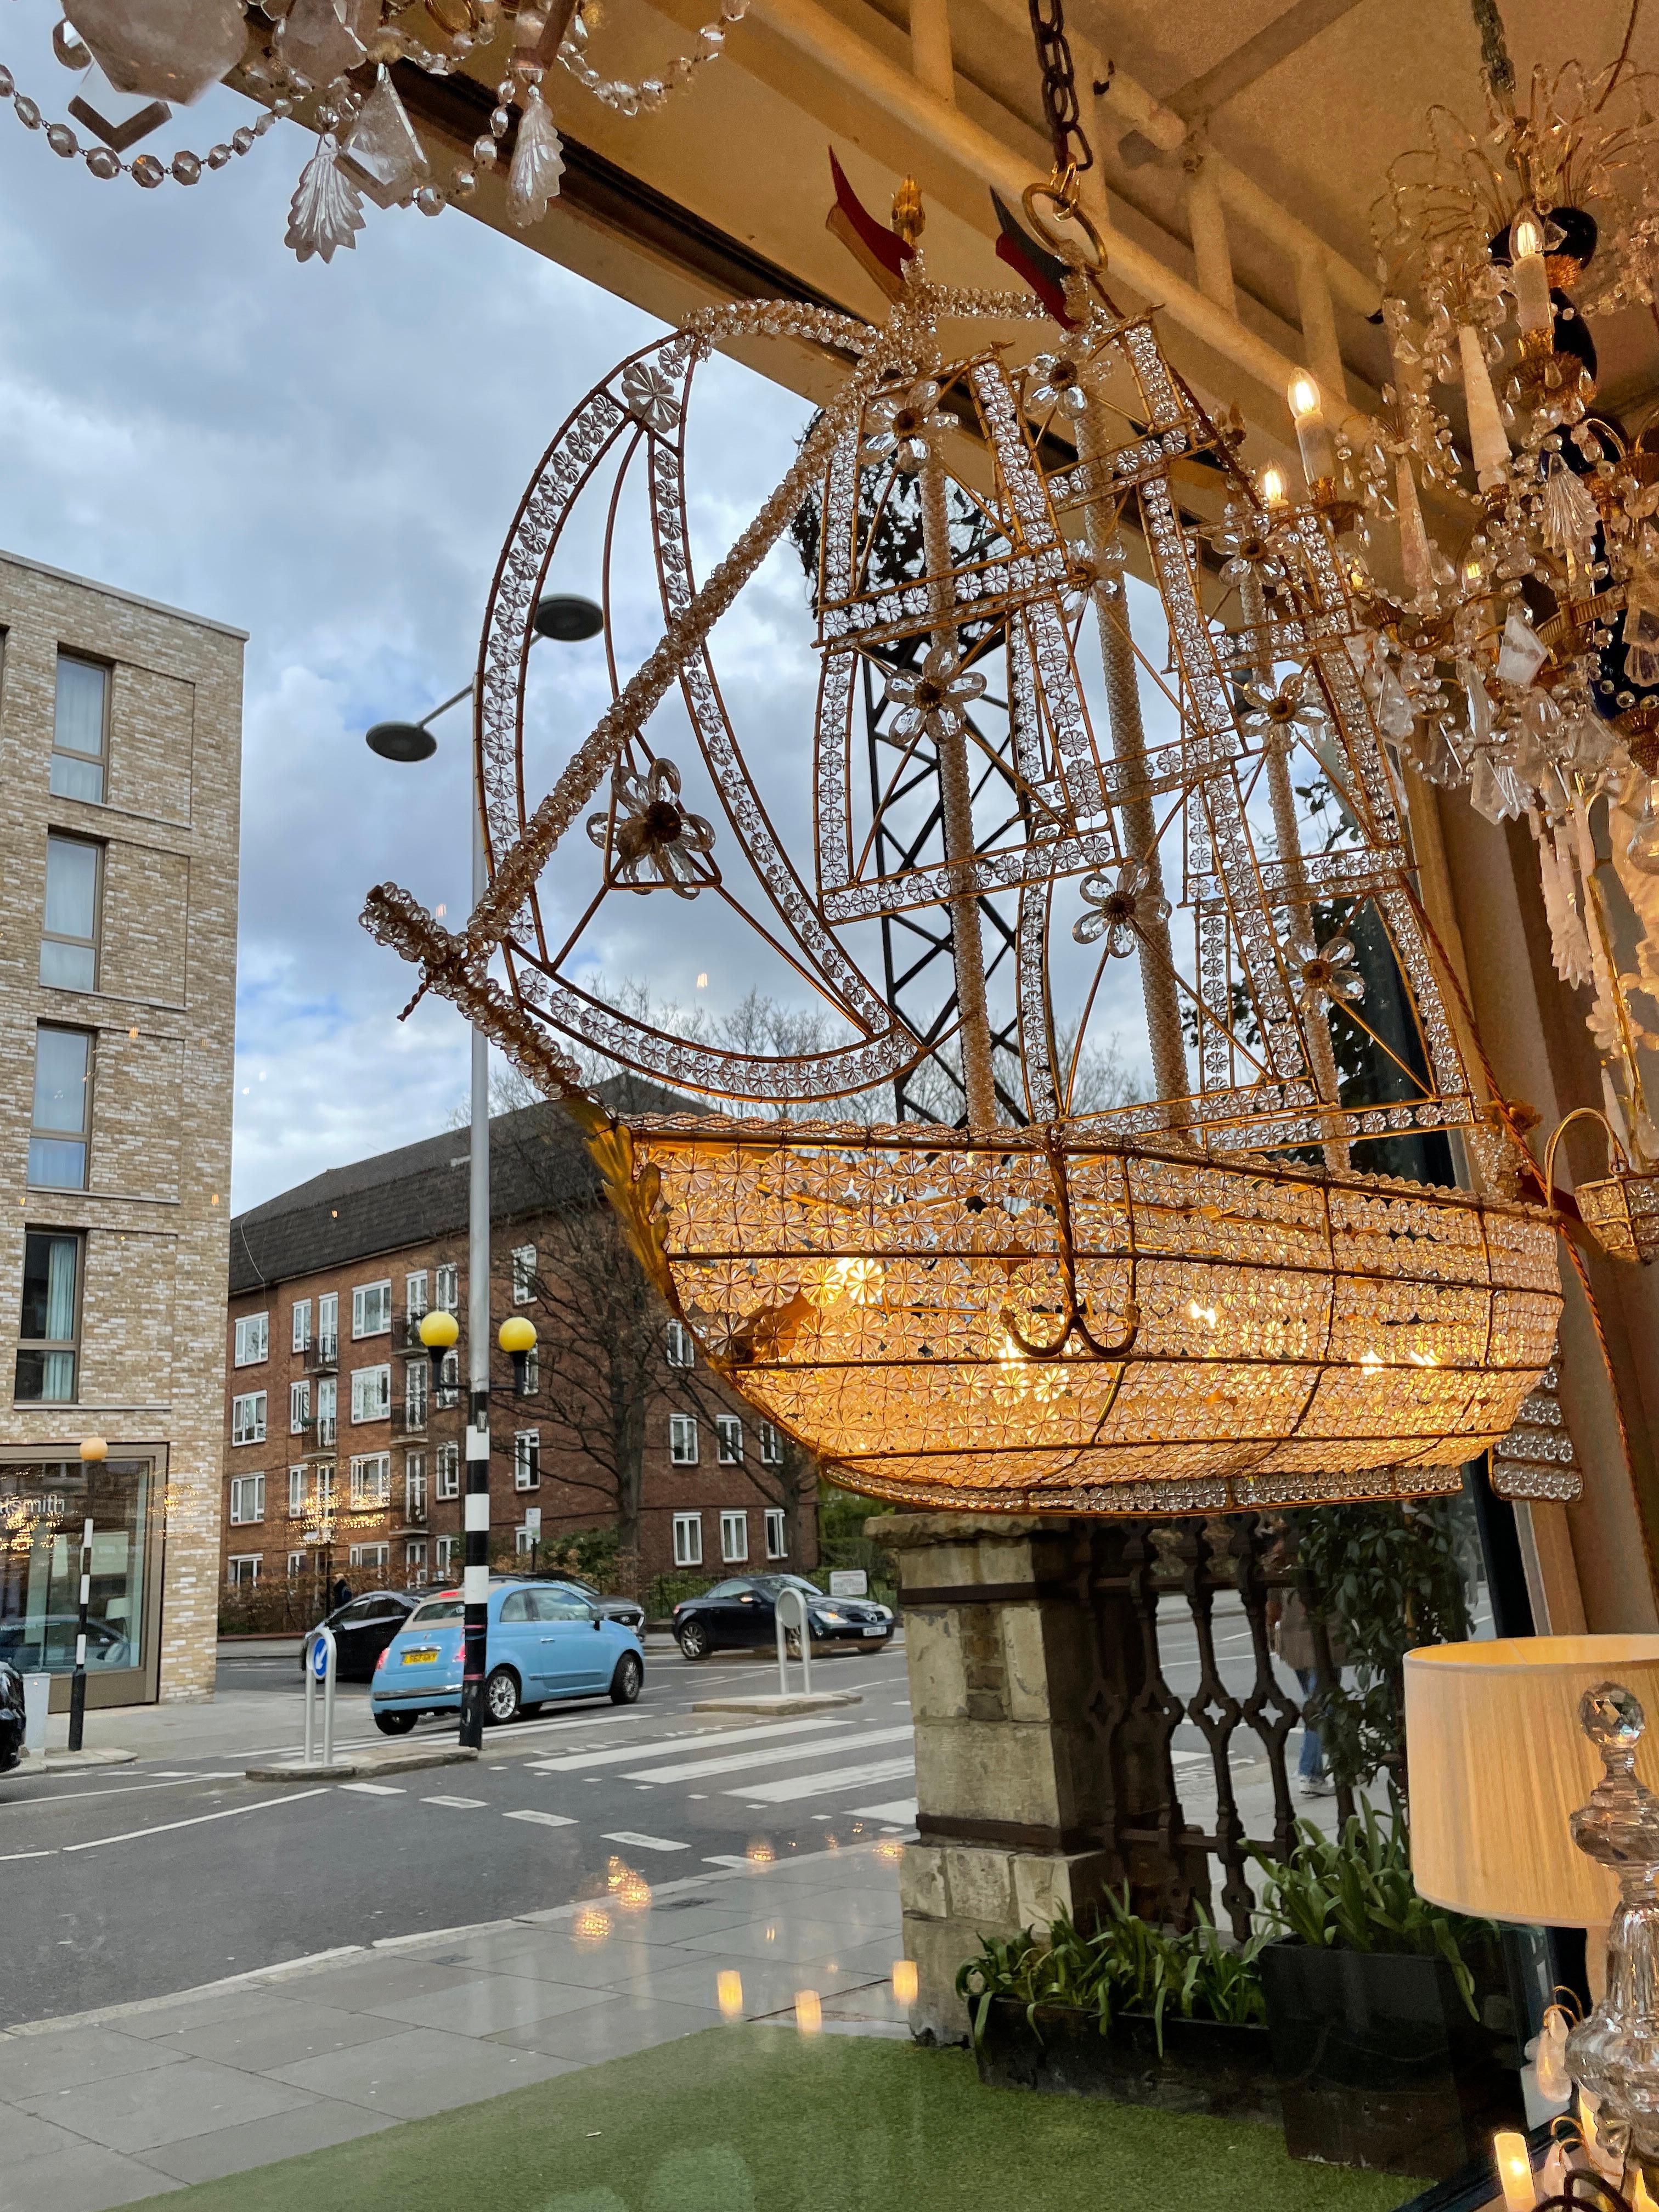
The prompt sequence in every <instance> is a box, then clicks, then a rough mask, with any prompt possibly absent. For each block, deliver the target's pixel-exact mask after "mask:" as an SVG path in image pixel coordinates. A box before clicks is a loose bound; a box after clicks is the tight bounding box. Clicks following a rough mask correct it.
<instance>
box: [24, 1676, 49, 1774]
mask: <svg viewBox="0 0 1659 2212" xmlns="http://www.w3.org/2000/svg"><path fill="white" fill-rule="evenodd" d="M51 1704H52V1677H51V1675H50V1674H25V1675H24V1677H23V1748H24V1750H25V1751H26V1752H27V1753H29V1754H30V1756H31V1757H33V1755H34V1754H36V1753H39V1755H40V1757H41V1758H42V1759H44V1758H45V1757H46V1713H47V1711H48V1709H49V1707H50V1705H51Z"/></svg>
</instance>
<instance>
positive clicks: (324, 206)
mask: <svg viewBox="0 0 1659 2212" xmlns="http://www.w3.org/2000/svg"><path fill="white" fill-rule="evenodd" d="M338 151H339V149H338V148H337V145H336V144H335V142H334V138H333V137H332V134H330V135H329V136H328V137H325V138H324V140H323V142H322V143H321V144H320V145H319V147H318V149H317V151H316V152H315V153H314V154H313V155H312V157H311V159H310V160H309V161H307V163H306V165H305V167H304V168H303V169H302V170H301V173H300V181H299V184H298V185H297V186H296V188H295V194H294V204H293V205H292V206H291V207H290V208H289V217H288V234H287V236H286V237H285V238H284V239H283V244H284V245H285V246H292V247H293V249H294V252H295V255H296V256H297V258H299V259H300V260H301V261H309V260H310V258H311V257H312V255H313V253H315V254H317V255H319V257H320V258H321V259H323V260H324V261H331V260H332V259H333V258H334V249H335V248H336V246H356V243H357V240H356V235H355V234H356V232H358V231H360V230H361V229H362V227H363V217H362V199H361V198H360V197H359V196H358V191H357V187H356V185H355V184H353V182H352V181H351V179H350V178H349V176H348V175H347V174H346V173H345V171H344V170H343V168H342V167H340V165H339V162H338V161H337V159H336V156H337V153H338Z"/></svg>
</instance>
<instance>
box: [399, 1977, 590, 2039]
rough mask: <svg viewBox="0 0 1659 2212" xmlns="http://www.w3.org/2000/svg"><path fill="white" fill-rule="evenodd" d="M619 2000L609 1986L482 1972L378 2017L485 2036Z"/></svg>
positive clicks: (409, 2001) (403, 2002)
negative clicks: (586, 1986) (577, 1985)
mask: <svg viewBox="0 0 1659 2212" xmlns="http://www.w3.org/2000/svg"><path fill="white" fill-rule="evenodd" d="M614 2002H615V1999H614V1997H613V1996H612V1995H611V1991H610V1990H609V1989H598V1990H596V1989H577V1988H575V1987H574V1985H573V1984H570V1983H568V1982H538V1981H531V1980H530V1979H528V1978H526V1977H525V1976H523V1975H519V1974H481V1975H480V1976H479V1977H478V1978H477V1980H476V1981H468V1982H463V1983H462V1984H461V1985H460V1987H459V1989H453V1990H438V1991H436V1992H435V1993H434V1994H433V1995H431V1996H419V1997H405V1998H404V1999H402V2000H401V2001H400V2002H397V2003H392V2004H383V2005H381V2006H380V2007H379V2008H378V2013H377V2016H378V2017H379V2018H380V2019H381V2020H384V2021H393V2020H401V2021H407V2022H408V2023H409V2025H410V2027H435V2028H441V2029H442V2030H443V2031H444V2032H445V2033H447V2034H450V2035H477V2036H485V2035H494V2034H495V2033H496V2032H497V2030H498V2029H501V2028H503V2027H525V2026H526V2025H527V2024H528V2023H529V2022H530V2021H536V2020H552V2019H555V2018H557V2017H559V2016H560V2015H563V2014H565V2013H573V2012H582V2011H585V2010H586V2009H587V2008H589V2007H590V2006H592V2005H606V2004H611V2003H614Z"/></svg>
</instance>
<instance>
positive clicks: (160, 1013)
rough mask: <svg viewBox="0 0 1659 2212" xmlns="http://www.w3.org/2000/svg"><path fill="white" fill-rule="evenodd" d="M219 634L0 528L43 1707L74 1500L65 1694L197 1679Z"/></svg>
mask: <svg viewBox="0 0 1659 2212" xmlns="http://www.w3.org/2000/svg"><path fill="white" fill-rule="evenodd" d="M244 642H245V640H244V635H243V633H242V632H241V631H240V630H236V629H229V628H228V627H227V626H226V625H225V624H223V623H216V622H212V621H209V620H207V619H206V618H205V617H201V616H197V615H191V614H185V613H180V612H179V611H176V610H174V609H173V608H170V607H162V606H157V605H155V604H154V603H153V602H152V601H150V600H148V599H139V598H137V597H135V596H134V595H133V594H132V593H131V592H121V591H115V590H112V589H110V588H108V587H107V586H103V585H100V584H95V583H92V582H89V581H88V580H86V579H85V578H82V577H77V576H69V575H65V574H63V573H62V571H61V570H58V569H56V568H46V567H44V566H43V565H42V564H41V563H40V562H34V561H28V560H25V559H23V558H22V557H21V556H19V555H17V554H15V553H4V554H0V670H3V674H0V768H3V773H4V781H5V791H6V801H7V804H6V812H5V823H4V827H3V829H0V855H3V870H0V881H3V884H4V898H5V910H6V925H7V926H6V929H5V933H4V938H3V942H0V1066H3V1067H4V1069H5V1071H6V1079H5V1081H4V1082H3V1084H0V1109H3V1116H4V1128H3V1134H0V1160H3V1167H0V1183H3V1189H4V1200H5V1203H4V1206H3V1209H0V1278H3V1295H4V1298H5V1301H6V1306H7V1310H8V1311H9V1316H10V1319H11V1322H12V1325H13V1328H15V1332H16V1333H15V1337H14V1339H13V1349H12V1353H11V1356H10V1358H9V1360H8V1362H7V1375H8V1383H9V1387H8V1388H7V1389H5V1391H4V1392H3V1395H0V1656H5V1657H6V1658H8V1659H9V1660H11V1661H13V1662H15V1663H16V1664H18V1665H20V1666H22V1667H24V1668H29V1669H35V1668H40V1669H43V1670H44V1671H46V1672H47V1673H49V1674H52V1676H53V1678H54V1680H53V1683H52V1703H53V1705H54V1706H60V1707H61V1706H62V1705H66V1704H67V1703H68V1700H69V1690H70V1671H71V1669H72V1668H73V1666H74V1660H75V1638H76V1606H77V1602H78V1596H79V1581H80V1551H81V1529H82V1522H83V1521H84V1520H85V1519H86V1518H88V1517H90V1519H91V1521H92V1523H93V1541H92V1579H91V1589H90V1600H89V1603H90V1634H89V1637H88V1650H87V1657H88V1699H89V1701H90V1702H91V1703H93V1704H94V1705H131V1704H137V1703H141V1702H144V1701H149V1700H153V1699H158V1698H159V1699H192V1698H201V1697H210V1696H211V1694H212V1692H213V1682H214V1663H215V1644H216V1612H217V1597H218V1565H219V1557H220V1547H219V1507H220V1498H221V1491H222V1481H221V1476H222V1468H221V1454H222V1449H223V1443H224V1437H223V1418H224V1417H223V1407H222V1396H221V1388H222V1386H221V1379H220V1364H219V1362H220V1354H219V1343H220V1334H219V1332H220V1328H221V1326H222V1315H223V1312H224V1295H225V1292H224V1285H225V1237H226V1230H227V1227H228V1214H229V1211H230V1205H229V1196H230V1124H231V1099H232V1055H233V1052H234V1039H235V1020H236V1016H235V985H236V860H237V816H238V809H239V804H240V781H241V711H242V647H243V644H244ZM91 1437H98V1438H101V1439H102V1440H103V1441H104V1442H105V1443H106V1445H107V1447H108V1450H107V1455H106V1458H105V1459H104V1460H102V1461H101V1462H95V1461H94V1462H82V1457H81V1445H82V1441H83V1440H84V1439H88V1438H91Z"/></svg>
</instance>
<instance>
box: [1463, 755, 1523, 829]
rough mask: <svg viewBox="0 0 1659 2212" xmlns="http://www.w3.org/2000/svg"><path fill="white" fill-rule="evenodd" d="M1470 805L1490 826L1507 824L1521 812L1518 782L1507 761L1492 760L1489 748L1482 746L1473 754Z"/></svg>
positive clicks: (1493, 757) (1494, 758)
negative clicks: (1499, 823)
mask: <svg viewBox="0 0 1659 2212" xmlns="http://www.w3.org/2000/svg"><path fill="white" fill-rule="evenodd" d="M1469 805H1471V806H1473V807H1474V811H1475V812H1476V813H1477V814H1484V815H1485V816H1486V819H1487V821H1488V822H1492V823H1498V822H1504V821H1507V820H1508V819H1509V818H1510V816H1511V815H1516V814H1519V813H1521V812H1522V811H1523V801H1522V794H1521V791H1520V787H1519V778H1518V777H1517V776H1516V773H1515V770H1514V769H1512V768H1511V767H1510V765H1509V763H1507V762H1506V761H1501V760H1498V758H1497V757H1495V754H1494V750H1493V748H1492V746H1491V745H1482V746H1481V747H1480V750H1479V751H1478V752H1477V753H1476V754H1475V757H1474V774H1473V775H1472V776H1471V777H1470V779H1469Z"/></svg>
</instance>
